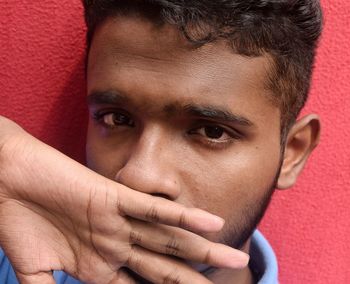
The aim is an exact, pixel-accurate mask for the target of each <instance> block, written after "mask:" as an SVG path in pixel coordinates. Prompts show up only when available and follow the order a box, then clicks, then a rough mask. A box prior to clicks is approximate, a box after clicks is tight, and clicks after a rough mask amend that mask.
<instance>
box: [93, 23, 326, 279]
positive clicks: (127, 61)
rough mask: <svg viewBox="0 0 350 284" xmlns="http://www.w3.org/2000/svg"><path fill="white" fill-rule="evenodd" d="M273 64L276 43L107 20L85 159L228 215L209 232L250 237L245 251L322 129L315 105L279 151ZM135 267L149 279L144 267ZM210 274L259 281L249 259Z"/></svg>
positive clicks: (98, 47) (230, 239) (97, 40)
mask: <svg viewBox="0 0 350 284" xmlns="http://www.w3.org/2000/svg"><path fill="white" fill-rule="evenodd" d="M269 70H270V58H269V57H268V56H267V55H266V56H261V57H255V58H246V57H243V56H240V55H237V54H235V53H234V52H233V51H232V50H231V48H230V47H229V46H228V45H227V44H226V43H225V42H224V41H221V42H215V43H211V44H207V45H204V46H202V47H200V48H194V47H193V46H192V45H191V44H190V43H189V42H188V41H187V40H186V39H184V38H183V37H182V35H181V33H180V32H179V31H178V30H176V29H175V28H174V27H171V26H169V25H166V24H165V25H163V26H157V27H156V26H155V25H154V24H152V23H151V22H149V21H147V20H144V19H140V18H136V17H133V16H128V17H122V16H118V17H117V18H113V19H108V20H106V21H105V22H104V23H103V24H102V25H101V26H100V27H99V28H98V29H97V30H96V32H95V34H94V38H93V42H92V46H91V50H90V54H89V64H88V96H89V99H88V101H89V108H90V113H91V115H90V122H89V132H88V140H87V161H88V166H89V167H90V168H91V169H93V170H94V171H96V172H98V173H100V174H102V175H104V176H106V177H108V178H110V179H112V180H115V181H117V182H118V183H121V184H124V185H126V186H128V187H130V188H132V189H134V190H136V191H140V192H144V193H147V194H151V195H156V196H161V197H164V198H167V199H169V200H172V201H175V202H178V203H180V204H183V205H185V206H189V207H198V208H201V209H204V210H207V211H209V212H211V213H213V214H216V215H218V216H220V217H222V218H223V219H225V220H226V224H225V227H224V229H223V230H222V231H221V232H219V233H216V234H203V236H204V237H205V238H208V239H210V240H212V241H218V242H223V243H225V244H229V245H232V246H236V245H238V244H242V243H244V245H243V246H242V250H244V251H246V252H248V251H249V238H248V239H247V238H245V237H244V233H246V232H247V231H248V232H249V233H251V230H252V229H253V228H254V226H255V225H256V222H257V221H258V219H259V216H260V215H261V214H262V213H263V211H264V210H265V205H266V204H265V203H266V202H265V203H264V200H265V201H266V200H267V199H268V197H269V196H270V195H271V194H272V189H273V188H274V185H275V182H276V181H277V184H276V185H277V187H278V188H289V187H291V186H293V185H294V183H295V182H296V179H297V177H298V175H299V173H300V172H301V170H302V168H303V166H304V164H305V162H306V160H307V158H308V156H309V154H310V153H311V151H312V150H313V149H314V147H315V146H316V145H317V143H318V140H319V129H320V124H319V119H318V117H317V116H316V115H308V116H306V117H304V118H302V119H301V120H299V121H298V122H296V123H295V125H294V126H293V127H292V128H291V130H290V131H289V135H288V137H287V139H286V143H285V145H284V147H285V148H284V151H281V150H282V149H281V136H280V133H281V124H280V121H281V112H280V109H279V108H278V107H277V106H276V105H275V104H273V103H272V102H271V96H272V93H271V91H270V90H269V89H267V88H266V80H267V75H268V72H269ZM281 153H284V156H281V155H282V154H281ZM280 169H281V171H280ZM279 173H280V175H279ZM134 225H135V228H138V227H140V228H141V227H142V228H143V229H144V228H145V226H149V224H145V223H140V222H136V221H135V222H134ZM149 228H150V229H152V227H151V226H150V227H149ZM136 230H137V229H136ZM164 230H166V227H165V226H164ZM154 238H157V236H154ZM150 249H151V248H150ZM169 249H171V250H173V251H174V255H177V256H178V255H181V251H186V250H189V249H191V250H196V249H197V248H196V247H193V246H192V247H191V248H189V247H186V244H179V243H176V244H172V245H171V246H170V248H169ZM171 261H173V262H174V263H177V262H178V260H173V259H171ZM193 265H194V266H195V267H196V265H195V264H193ZM137 273H139V274H140V275H141V276H143V277H144V278H145V279H147V280H149V281H152V276H151V275H150V273H148V272H147V271H144V270H142V271H137ZM208 278H209V279H211V280H212V281H213V282H214V283H251V282H252V276H251V273H250V271H249V269H248V268H245V269H242V270H228V269H226V270H225V269H217V270H214V272H213V273H212V274H210V275H208Z"/></svg>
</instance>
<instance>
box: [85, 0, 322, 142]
mask: <svg viewBox="0 0 350 284" xmlns="http://www.w3.org/2000/svg"><path fill="white" fill-rule="evenodd" d="M83 3H84V7H85V20H86V24H87V27H88V31H87V42H88V47H89V46H90V44H91V41H92V38H93V34H94V31H95V29H96V27H97V26H98V25H100V24H101V23H102V22H103V21H104V20H105V19H106V18H108V17H111V16H117V15H127V14H130V13H136V14H137V15H139V16H142V17H146V18H147V19H149V20H150V21H153V22H155V23H163V24H164V23H167V24H170V25H173V26H176V27H177V28H178V30H179V31H180V32H182V33H183V35H184V36H185V37H186V38H187V39H188V40H189V41H190V42H191V43H193V44H194V45H198V46H201V45H204V44H206V43H209V42H213V41H216V40H220V39H221V40H222V39H223V40H226V41H227V42H228V43H229V44H230V45H231V46H232V49H233V51H234V52H235V53H237V54H241V55H244V56H249V57H255V56H261V55H268V56H269V57H270V58H271V59H272V60H271V63H272V64H271V70H270V72H269V73H270V74H269V79H268V82H267V87H268V88H269V89H271V90H272V92H273V94H274V96H273V102H274V103H276V104H277V105H278V106H279V107H280V111H281V124H282V128H281V130H282V134H283V135H282V136H283V137H284V136H285V135H284V134H286V133H287V132H288V130H289V128H290V126H291V125H292V124H293V123H294V122H295V120H296V118H297V116H298V114H299V112H300V110H301V109H302V108H303V106H304V104H305V102H306V100H307V97H308V93H309V88H310V82H311V74H312V69H313V64H314V58H315V52H316V47H317V43H318V39H319V37H320V34H321V30H322V10H321V7H320V3H319V0H84V1H83Z"/></svg>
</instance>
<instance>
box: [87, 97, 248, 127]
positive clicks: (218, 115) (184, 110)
mask: <svg viewBox="0 0 350 284" xmlns="http://www.w3.org/2000/svg"><path fill="white" fill-rule="evenodd" d="M129 101H130V100H129V99H128V97H126V96H124V95H122V94H120V93H118V92H116V91H95V92H92V93H91V94H89V95H88V96H87V102H88V105H103V104H121V103H127V102H129ZM163 111H164V112H166V113H168V114H169V115H172V116H176V115H183V114H185V115H188V116H195V117H197V118H200V119H210V120H217V121H221V122H227V123H234V124H238V125H242V126H246V127H252V126H254V123H253V122H252V121H250V120H249V119H247V118H245V117H243V116H241V115H237V114H234V113H232V112H231V111H230V110H227V109H224V108H222V107H216V106H203V105H198V104H186V105H182V104H181V102H180V103H173V104H169V105H166V106H165V107H164V108H163Z"/></svg>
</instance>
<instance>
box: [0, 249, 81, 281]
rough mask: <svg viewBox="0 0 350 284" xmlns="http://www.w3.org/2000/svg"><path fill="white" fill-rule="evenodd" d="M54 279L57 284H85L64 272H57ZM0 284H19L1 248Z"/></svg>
mask: <svg viewBox="0 0 350 284" xmlns="http://www.w3.org/2000/svg"><path fill="white" fill-rule="evenodd" d="M53 275H54V278H55V282H56V284H83V283H82V282H80V281H78V280H76V279H74V278H73V277H71V276H69V275H68V274H66V273H64V272H63V271H55V272H54V274H53ZM0 284H19V282H18V280H17V278H16V274H15V272H14V271H13V268H12V265H11V263H10V261H9V259H8V258H7V256H6V255H5V253H4V251H3V250H2V249H1V248H0Z"/></svg>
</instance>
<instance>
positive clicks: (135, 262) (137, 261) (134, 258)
mask: <svg viewBox="0 0 350 284" xmlns="http://www.w3.org/2000/svg"><path fill="white" fill-rule="evenodd" d="M141 265H142V259H141V258H140V256H139V254H138V253H137V250H136V248H135V247H132V248H131V251H130V254H129V257H128V259H127V260H126V266H127V267H129V268H131V269H132V270H133V271H134V272H136V273H140V271H141V270H140V269H141Z"/></svg>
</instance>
